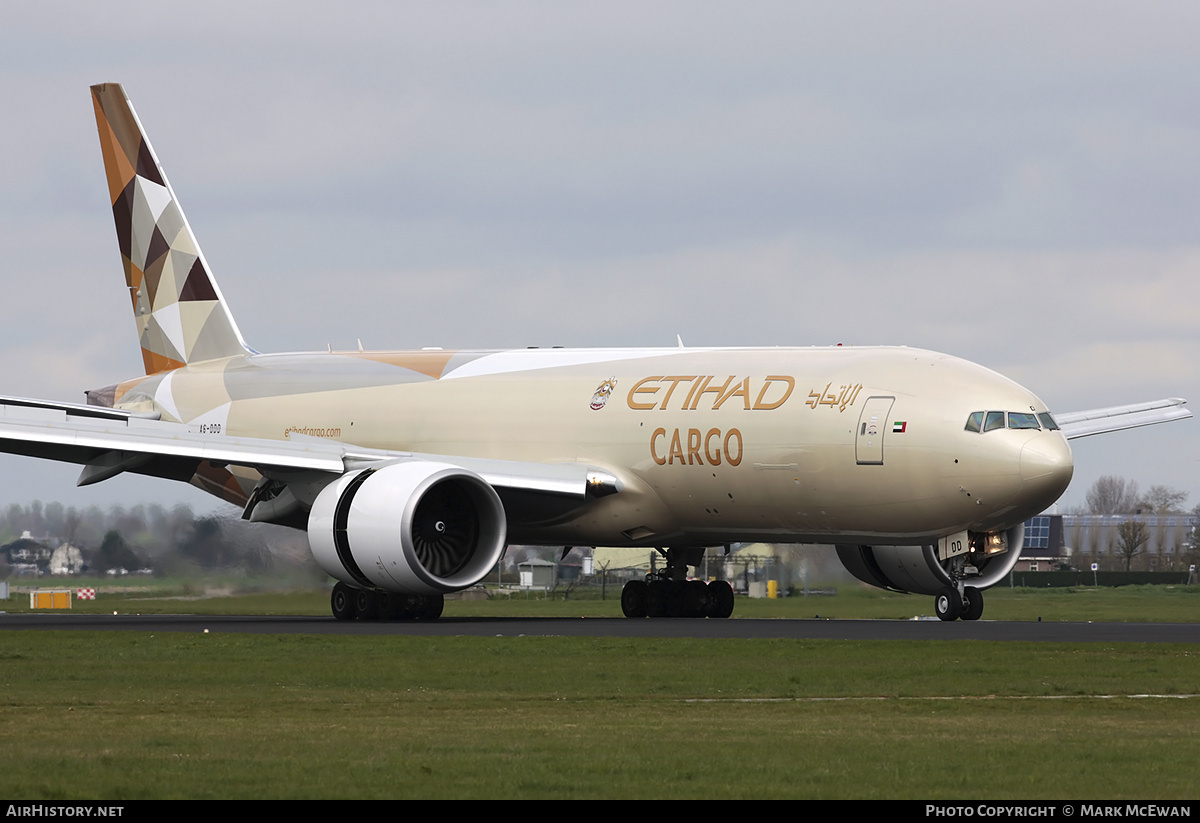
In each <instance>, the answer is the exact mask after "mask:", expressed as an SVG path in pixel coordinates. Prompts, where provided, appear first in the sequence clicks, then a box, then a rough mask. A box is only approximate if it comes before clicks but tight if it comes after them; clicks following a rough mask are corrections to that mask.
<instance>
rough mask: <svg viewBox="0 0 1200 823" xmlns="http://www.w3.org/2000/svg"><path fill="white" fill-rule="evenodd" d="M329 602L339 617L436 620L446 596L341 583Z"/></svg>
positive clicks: (335, 615) (336, 587) (340, 618)
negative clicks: (362, 587) (376, 589)
mask: <svg viewBox="0 0 1200 823" xmlns="http://www.w3.org/2000/svg"><path fill="white" fill-rule="evenodd" d="M329 602H330V606H331V607H332V609H333V616H334V617H336V618H337V619H338V620H437V619H438V618H439V617H441V616H442V606H443V605H444V604H445V599H444V598H443V597H442V595H440V594H396V593H395V592H383V591H374V590H369V589H356V588H354V587H353V586H348V585H346V584H345V583H338V584H337V585H335V586H334V587H333V593H332V594H331V595H330V598H329Z"/></svg>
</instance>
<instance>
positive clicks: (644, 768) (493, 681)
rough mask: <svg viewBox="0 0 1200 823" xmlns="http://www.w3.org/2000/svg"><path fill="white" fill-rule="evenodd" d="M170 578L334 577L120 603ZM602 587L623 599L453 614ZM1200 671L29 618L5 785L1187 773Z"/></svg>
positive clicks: (1108, 662)
mask: <svg viewBox="0 0 1200 823" xmlns="http://www.w3.org/2000/svg"><path fill="white" fill-rule="evenodd" d="M793 600H801V599H800V598H793ZM926 600H927V598H903V597H899V596H895V595H887V594H886V593H882V592H881V593H879V594H878V595H876V594H873V593H866V592H860V591H858V590H857V589H854V590H848V591H847V592H846V593H845V594H844V595H842V594H839V595H838V596H837V597H823V598H809V599H807V600H802V602H801V603H800V604H799V605H797V604H795V603H790V602H788V601H774V602H770V603H767V602H764V601H744V600H742V599H739V602H738V609H739V612H738V613H740V614H744V615H750V616H811V615H805V611H806V610H810V609H811V610H813V611H814V613H820V614H822V616H825V615H826V614H828V615H830V616H872V615H878V616H892V617H910V616H912V615H913V614H916V613H920V612H921V611H925V612H928V610H929V604H928V603H926V602H925V601H926ZM813 602H819V603H820V604H821V605H820V606H819V607H813V606H806V605H805V604H811V603H813ZM26 603H27V599H26ZM7 605H8V607H9V608H10V610H12V607H13V606H17V605H19V602H18V601H17V600H16V599H14V600H13V601H9V604H7ZM77 605H78V604H77ZM160 605H161V606H162V607H163V609H164V610H171V611H180V612H182V611H199V610H200V609H201V607H203V608H205V609H211V610H213V611H218V610H219V611H222V612H224V613H318V614H324V613H326V612H325V610H326V609H327V608H328V605H327V596H326V595H325V593H324V592H317V593H293V594H266V593H262V594H251V595H248V596H246V597H208V598H203V599H199V600H186V601H180V600H162V599H157V600H147V599H141V598H140V597H135V595H134V594H129V595H123V596H122V597H120V598H117V597H113V598H112V599H108V598H105V599H102V600H99V601H96V603H95V608H96V609H97V610H108V611H112V610H113V608H114V606H116V607H117V608H118V609H119V610H122V611H125V610H130V611H132V610H135V607H138V606H140V607H145V608H144V609H140V608H139V609H137V610H144V611H147V612H149V611H151V610H152V609H151V606H153V607H154V608H153V610H158V607H159V606H160ZM802 606H804V607H805V608H803V609H802V608H801V607H802ZM1198 606H1200V599H1197V598H1196V597H1195V596H1194V595H1193V594H1191V593H1189V592H1188V591H1185V590H1174V591H1169V592H1168V591H1165V590H1163V591H1129V592H1123V591H1121V590H1115V591H1114V590H1106V591H1099V592H1093V591H1073V592H1061V591H1058V592H1049V591H1040V590H1039V591H1032V592H1030V591H1021V590H1012V591H1006V590H1003V589H994V590H992V591H991V592H989V602H988V608H989V613H988V617H1007V618H1009V619H1037V617H1038V616H1042V617H1043V619H1112V618H1111V617H1108V618H1103V617H1094V614H1103V615H1112V614H1117V615H1125V616H1123V617H1122V616H1118V617H1116V619H1143V620H1144V619H1154V618H1155V616H1156V615H1158V614H1161V613H1166V614H1169V615H1173V616H1171V617H1168V618H1167V619H1170V620H1179V619H1190V620H1195V619H1196V615H1195V610H1196V609H1197V607H1198ZM585 608H587V609H596V608H599V609H602V611H600V612H599V613H601V614H613V613H615V609H616V603H615V602H614V601H598V600H596V601H591V600H584V599H579V600H574V601H568V602H567V603H566V604H564V603H562V602H561V601H549V600H530V601H525V600H524V599H523V598H515V599H513V600H512V601H511V602H507V601H502V600H491V601H463V602H455V603H451V604H448V605H447V614H455V613H456V612H457V613H459V614H464V613H476V612H475V611H474V610H486V611H487V613H491V614H503V615H516V614H532V615H541V614H551V613H557V612H558V610H564V609H565V610H568V612H567V613H573V612H571V611H570V610H576V609H585ZM459 609H461V610H462V611H457V610H459ZM842 609H845V610H847V611H846V613H844V614H839V613H838V610H842ZM851 612H853V613H854V614H853V615H852V614H851ZM210 613H211V612H210ZM1073 614H1075V615H1077V616H1075V617H1073V616H1072V615H1073ZM1055 615H1057V616H1055ZM1179 615H1185V616H1186V617H1180V616H1179ZM1187 615H1190V616H1187ZM0 619H2V618H0ZM1198 694H1200V647H1196V646H1188V645H1184V646H1178V645H1158V644H1155V645H1134V644H1130V645H1116V644H1112V645H1109V644H1087V645H1080V646H1069V645H1057V644H1044V643H1036V644H1024V643H995V644H988V643H982V642H976V641H958V642H934V641H928V642H917V641H911V642H909V641H905V642H884V641H875V642H852V641H808V640H787V641H768V640H708V641H706V640H665V639H662V640H660V639H646V640H632V639H631V640H624V639H566V638H511V637H510V638H499V637H497V638H437V639H434V638H411V637H401V636H389V637H357V636H353V637H343V636H294V635H203V634H177V633H172V634H149V633H135V632H113V633H99V632H20V631H7V632H3V633H0V728H2V729H3V740H4V742H5V745H4V746H2V747H0V752H2V754H0V796H3V797H8V798H22V799H89V798H96V799H113V800H121V799H135V798H342V797H345V798H360V797H361V798H367V797H382V798H402V797H438V798H475V797H477V798H540V797H554V798H670V797H688V798H709V797H711V798H738V797H746V798H758V797H764V798H765V797H788V798H921V799H934V798H957V799H979V800H984V799H1013V798H1016V799H1035V798H1055V799H1060V798H1075V799H1079V798H1085V799H1117V798H1120V799H1129V798H1147V799H1175V798H1182V799H1188V798H1195V797H1196V796H1197V795H1198V794H1200V776H1198V775H1197V770H1196V765H1195V764H1196V763H1197V762H1200V697H1197V696H1195V695H1198ZM1145 695H1150V696H1145Z"/></svg>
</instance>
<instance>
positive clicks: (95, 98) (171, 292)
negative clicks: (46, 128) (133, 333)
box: [92, 83, 248, 374]
mask: <svg viewBox="0 0 1200 823" xmlns="http://www.w3.org/2000/svg"><path fill="white" fill-rule="evenodd" d="M92 104H93V105H94V106H95V108H96V126H97V128H99V130H100V149H101V151H102V152H103V153H104V171H105V174H106V175H107V177H108V193H109V197H110V198H111V200H112V208H113V219H114V220H115V221H116V224H117V242H118V243H119V245H120V247H121V262H122V263H123V264H124V266H125V283H126V285H128V286H129V295H130V297H131V298H132V300H133V312H134V315H135V317H136V318H137V327H138V338H139V340H140V342H141V345H142V359H143V361H144V362H145V365H146V374H156V373H158V372H162V371H168V370H170V369H177V368H179V367H180V366H182V365H184V364H186V363H194V362H198V361H201V360H211V359H214V358H218V357H231V356H234V355H239V354H245V353H247V351H248V349H247V348H246V344H245V342H244V341H243V340H242V335H241V332H239V331H238V328H237V325H236V324H235V323H234V321H233V316H232V315H231V314H230V313H229V309H228V308H227V307H226V305H225V301H224V299H223V298H222V297H221V292H220V290H219V289H218V287H217V283H216V281H215V280H213V277H212V273H211V271H210V270H209V268H208V265H207V263H205V260H204V255H203V254H201V253H200V247H199V245H198V244H197V243H196V238H195V236H194V235H193V234H192V230H191V227H189V226H188V224H187V220H186V218H184V216H183V211H182V210H181V209H180V208H179V203H178V201H177V200H176V198H175V192H174V190H172V188H171V184H170V183H169V182H167V178H166V175H164V174H163V171H162V166H160V165H159V162H158V158H157V157H156V156H155V155H154V150H153V149H152V148H151V147H150V141H149V140H147V139H146V134H145V132H144V131H143V129H142V126H141V123H140V122H139V121H138V118H137V115H136V114H135V113H134V111H133V106H132V105H131V104H130V102H129V98H128V97H126V96H125V91H124V89H122V88H121V86H120V84H118V83H102V84H100V85H96V86H92Z"/></svg>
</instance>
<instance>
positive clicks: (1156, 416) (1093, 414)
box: [1054, 397, 1192, 440]
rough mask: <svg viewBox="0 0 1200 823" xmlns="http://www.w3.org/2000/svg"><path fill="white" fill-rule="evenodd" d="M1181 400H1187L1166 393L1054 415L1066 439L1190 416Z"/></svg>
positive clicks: (1167, 421) (1184, 418)
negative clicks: (1163, 397)
mask: <svg viewBox="0 0 1200 823" xmlns="http://www.w3.org/2000/svg"><path fill="white" fill-rule="evenodd" d="M1185 403H1187V401H1186V400H1184V399H1183V398H1182V397H1168V398H1166V399H1163V400H1151V401H1148V402H1145V403H1131V404H1129V405H1126V406H1108V407H1106V408H1102V409H1089V410H1087V411H1079V412H1067V413H1066V414H1056V415H1054V419H1055V421H1056V422H1057V423H1058V426H1059V428H1060V429H1062V433H1063V435H1064V436H1065V437H1066V438H1067V439H1068V440H1075V439H1078V438H1080V437H1089V436H1091V435H1093V434H1107V433H1108V432H1115V431H1123V430H1125V429H1136V428H1138V427H1140V426H1153V425H1155V424H1157V423H1169V422H1171V421H1172V420H1186V419H1187V418H1189V417H1191V416H1192V412H1191V411H1190V410H1189V409H1188V408H1187V407H1186V406H1185V405H1184V404H1185Z"/></svg>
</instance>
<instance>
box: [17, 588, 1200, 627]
mask: <svg viewBox="0 0 1200 823" xmlns="http://www.w3.org/2000/svg"><path fill="white" fill-rule="evenodd" d="M81 585H82V584H81ZM88 585H90V584H88ZM96 586H97V588H98V591H99V596H98V599H97V600H95V601H87V600H76V601H75V602H74V604H73V607H72V608H73V610H74V611H76V612H82V613H105V612H107V613H111V612H113V611H114V610H115V611H120V612H140V613H142V614H179V613H187V614H277V615H322V616H324V615H328V614H329V589H328V588H318V589H300V590H297V591H289V592H282V591H274V590H268V589H263V590H258V589H255V588H254V587H252V586H251V587H249V588H248V589H247V588H246V584H245V583H244V582H243V583H241V584H239V585H238V586H237V587H236V588H237V589H238V591H237V596H235V597H231V596H229V593H231V592H232V591H233V590H234V589H235V585H234V584H233V583H230V582H227V581H223V580H213V581H208V582H207V583H203V582H197V581H195V580H191V581H145V582H144V583H143V584H142V586H143V587H144V588H140V589H138V590H136V591H131V592H126V593H119V594H111V593H109V592H110V591H111V588H112V586H111V584H110V585H109V586H106V585H105V584H104V583H103V582H100V583H97V584H96ZM47 587H49V586H47ZM74 587H76V586H75V584H73V585H72V588H74ZM214 593H216V594H215V596H214ZM608 594H609V597H608V599H607V600H601V599H599V591H598V590H577V591H576V592H574V593H572V594H571V596H570V598H569V599H567V600H566V601H565V602H564V601H563V599H562V595H561V593H559V594H556V595H555V596H553V597H546V596H544V595H542V594H540V593H537V594H530V595H528V596H526V595H525V594H514V595H512V596H511V597H509V596H506V595H497V596H493V597H492V598H491V599H488V600H449V601H447V603H446V610H445V615H446V616H447V617H618V616H620V613H621V605H620V600H619V589H617V588H615V587H610V589H609V591H608ZM984 597H985V601H986V606H985V611H984V617H985V619H988V620H1023V621H1036V620H1039V619H1041V620H1043V621H1064V620H1065V621H1089V620H1091V621H1126V622H1163V623H1194V622H1197V621H1200V586H1122V587H1119V588H1091V587H1077V588H1069V589H1031V588H1030V589H1027V588H1015V589H1010V588H1006V587H1003V586H998V587H995V588H992V589H988V590H987V592H985V594H984ZM0 609H5V610H7V611H9V612H27V611H29V597H28V595H25V594H21V593H14V594H13V596H12V598H11V599H10V600H9V601H7V603H4V604H0ZM917 615H927V616H932V615H933V598H932V597H925V596H921V595H907V594H896V593H893V592H886V591H882V590H879V589H872V588H869V587H866V586H862V585H859V584H855V583H849V584H842V585H840V586H838V587H837V595H835V596H810V597H788V598H780V599H778V600H766V599H761V600H752V599H750V598H747V597H739V598H737V606H736V608H735V611H734V616H735V617H759V618H811V617H816V616H820V617H821V618H884V619H900V620H905V619H908V618H911V617H914V616H917Z"/></svg>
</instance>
